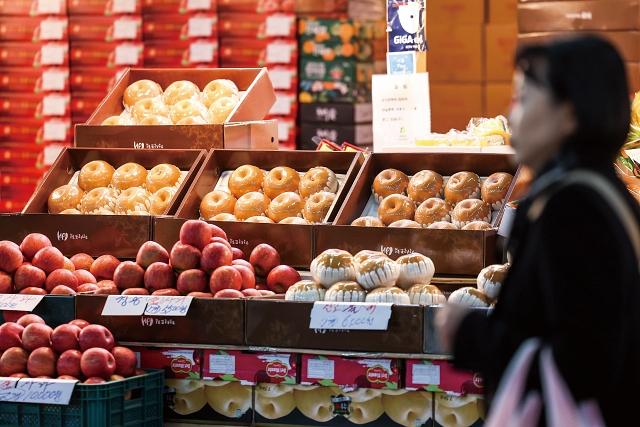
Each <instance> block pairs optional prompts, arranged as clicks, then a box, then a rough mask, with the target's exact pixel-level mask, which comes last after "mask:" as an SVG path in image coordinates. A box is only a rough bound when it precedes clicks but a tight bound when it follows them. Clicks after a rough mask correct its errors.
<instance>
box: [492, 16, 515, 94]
mask: <svg viewBox="0 0 640 427" xmlns="http://www.w3.org/2000/svg"><path fill="white" fill-rule="evenodd" d="M517 44H518V26H517V25H516V24H487V26H486V31H485V53H486V58H485V78H486V80H487V81H488V82H497V81H511V78H512V77H513V69H514V67H513V60H514V57H515V54H516V46H517Z"/></svg>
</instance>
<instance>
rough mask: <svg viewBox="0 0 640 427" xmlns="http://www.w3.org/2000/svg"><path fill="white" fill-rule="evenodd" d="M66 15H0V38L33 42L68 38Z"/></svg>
mask: <svg viewBox="0 0 640 427" xmlns="http://www.w3.org/2000/svg"><path fill="white" fill-rule="evenodd" d="M68 25H69V20H68V19H67V18H66V17H57V16H51V17H35V18H31V17H15V16H11V17H9V16H5V17H2V16H1V15H0V40H1V41H19V42H34V43H39V42H43V41H63V40H68V36H69V34H68Z"/></svg>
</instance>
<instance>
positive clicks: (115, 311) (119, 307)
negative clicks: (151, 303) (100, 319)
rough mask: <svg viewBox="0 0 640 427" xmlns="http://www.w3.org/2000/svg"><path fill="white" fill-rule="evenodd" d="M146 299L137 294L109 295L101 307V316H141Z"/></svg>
mask: <svg viewBox="0 0 640 427" xmlns="http://www.w3.org/2000/svg"><path fill="white" fill-rule="evenodd" d="M146 307H147V300H146V299H145V297H144V296H139V295H109V296H108V297H107V302H106V303H105V304H104V307H103V308H102V315H103V316H141V315H142V313H144V309H145V308H146Z"/></svg>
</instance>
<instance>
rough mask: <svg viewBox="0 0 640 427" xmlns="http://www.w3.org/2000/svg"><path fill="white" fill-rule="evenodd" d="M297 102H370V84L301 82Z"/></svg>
mask: <svg viewBox="0 0 640 427" xmlns="http://www.w3.org/2000/svg"><path fill="white" fill-rule="evenodd" d="M298 100H299V101H300V102H301V103H307V104H309V103H345V104H347V103H349V104H366V103H370V102H371V82H367V83H336V82H322V81H318V80H301V81H300V84H299V94H298Z"/></svg>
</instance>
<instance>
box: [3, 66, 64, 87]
mask: <svg viewBox="0 0 640 427" xmlns="http://www.w3.org/2000/svg"><path fill="white" fill-rule="evenodd" d="M69 89H70V87H69V69H68V68H62V67H59V68H22V67H20V68H13V67H12V68H3V69H0V92H16V93H25V92H30V93H41V92H69Z"/></svg>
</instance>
